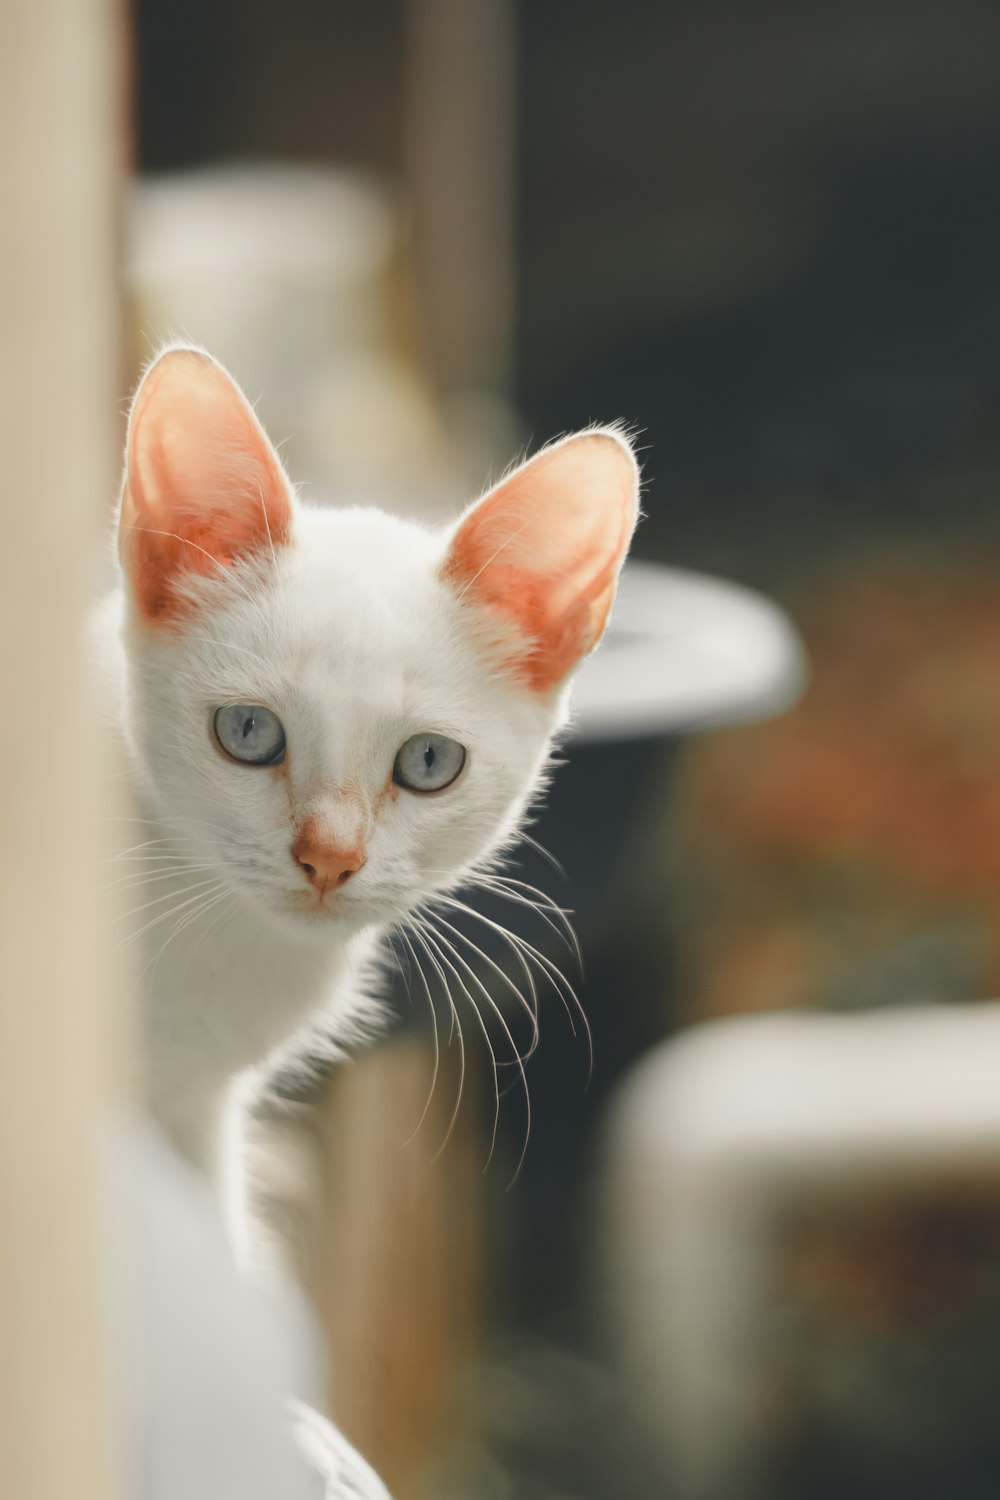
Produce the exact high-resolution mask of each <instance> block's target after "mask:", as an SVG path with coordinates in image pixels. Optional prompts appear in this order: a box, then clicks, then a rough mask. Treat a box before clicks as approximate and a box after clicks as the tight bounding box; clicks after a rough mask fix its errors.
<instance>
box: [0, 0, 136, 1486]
mask: <svg viewBox="0 0 1000 1500" xmlns="http://www.w3.org/2000/svg"><path fill="white" fill-rule="evenodd" d="M121 32H122V17H121V14H120V12H119V11H118V9H117V7H116V6H115V5H114V4H113V3H112V0H7V3H6V5H5V7H4V45H3V47H2V48H0V162H2V191H3V196H2V202H3V229H2V233H0V281H2V286H3V306H4V310H5V312H4V336H3V342H2V346H0V423H2V425H0V437H2V452H3V474H2V483H0V517H2V528H3V535H2V543H0V630H2V636H0V640H2V644H0V705H2V708H0V714H2V720H3V732H2V734H0V1205H2V1207H0V1495H3V1496H5V1497H8V1496H9V1497H10V1500H14V1497H15V1496H18V1497H23V1500H29V1497H30V1500H56V1497H59V1500H65V1496H67V1495H72V1496H73V1497H74V1500H98V1497H100V1500H108V1497H109V1496H113V1494H114V1492H115V1485H114V1482H113V1474H112V1470H113V1468H114V1464H113V1461H112V1451H111V1446H110V1443H109V1441H108V1439H109V1417H108V1411H109V1403H108V1401H107V1399H106V1397H107V1380H106V1373H107V1350H106V1348H105V1344H106V1339H105V1337H104V1327H103V1320H102V1316H101V1303H102V1292H101V1279H102V1276H103V1274H104V1273H103V1268H102V1265H101V1254H100V1243H99V1240H100V1232H101V1212H100V1204H101V1198H102V1193H101V1189H100V1169H99V1162H98V1145H99V1137H100V1133H101V1128H102V1124H103V1123H104V1116H105V1101H106V1100H107V1099H108V1097H109V1094H110V1079H111V1077H112V1072H113V1070H112V1068H111V1056H112V1048H111V1045H110V1043H111V1034H112V1026H111V1023H110V1017H111V1016H113V1014H114V1007H113V1006H112V1005H111V1004H110V1001H111V998H112V986H111V984H110V980H109V975H110V972H111V968H112V966H113V958H112V938H111V936H110V933H109V931H108V924H107V921H106V919H105V916H104V914H103V912H102V911H101V910H100V903H99V896H98V887H99V885H101V884H104V883H105V882H104V877H103V875H101V874H100V873H99V872H100V864H101V854H100V840H101V837H102V836H103V831H104V829H105V828H106V826H107V818H106V817H105V816H104V815H103V814H102V811H101V802H102V799H103V797H104V796H105V795H106V790H105V789H106V787H107V785H108V777H107V775H106V772H105V771H104V770H102V769H100V768H99V765H98V761H99V752H98V748H97V744H96V740H95V735H96V728H95V726H94V723H93V720H94V717H95V716H94V714H93V712H92V710H91V708H90V706H89V703H88V694H87V689H86V685H85V675H84V651H85V645H84V639H83V621H84V617H85V612H86V607H87V596H88V593H89V590H90V586H91V582H92V576H93V574H94V559H95V555H96V554H97V551H98V544H99V539H100V533H101V531H102V530H103V529H104V527H106V524H107V516H108V514H109V502H110V499H111V497H112V495H113V493H114V490H115V488H116V484H117V462H118V460H117V453H116V450H117V446H118V431H117V423H116V414H117V410H118V402H119V399H120V396H121V392H120V390H119V388H118V387H119V359H118V351H119V337H118V315H117V290H116V281H117V277H116V243H117V213H118V207H117V199H118V187H119V177H120V155H121V145H122V134H123V133H122V129H121V102H122V87H121V84H122V77H123V72H124V69H123V64H122V55H123V54H122V36H121Z"/></svg>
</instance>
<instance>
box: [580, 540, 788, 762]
mask: <svg viewBox="0 0 1000 1500" xmlns="http://www.w3.org/2000/svg"><path fill="white" fill-rule="evenodd" d="M805 678H806V663H805V654H804V652H803V649H802V645H801V642H800V640H799V637H798V635H797V633H796V631H795V629H794V627H793V625H792V624H791V622H790V620H789V619H788V617H787V615H785V614H784V612H783V611H782V610H780V609H779V608H778V606H777V605H775V604H772V603H771V601H770V600H769V599H766V598H764V596H763V595H761V594H757V593H754V592H753V591H752V590H751V589H747V588H743V587H741V586H740V585H738V584H734V583H728V582H726V580H725V579H722V578H712V577H710V576H709V575H707V574H704V573H694V572H688V571H686V570H685V569H682V568H668V567H663V566H660V565H659V564H656V563H645V562H630V563H628V564H627V565H626V567H625V571H624V573H623V575H622V581H621V585H620V588H619V591H618V598H617V600H616V603H615V609H614V614H613V616H612V620H611V625H610V627H609V629H608V633H607V636H606V638H605V640H604V642H603V644H602V646H601V648H600V650H599V651H597V652H595V654H594V655H593V656H592V657H590V658H589V659H588V660H587V662H586V663H585V664H584V666H583V669H582V670H581V672H580V674H579V676H578V678H577V680H576V684H575V686H574V688H573V720H574V729H575V733H576V734H577V735H578V736H579V737H580V738H582V739H587V740H614V739H636V738H641V737H643V736H645V735H658V734H668V733H676V732H679V731H682V730H692V729H707V728H710V727H711V726H712V725H715V724H722V723H725V724H734V723H738V722H739V721H741V720H743V719H758V718H765V717H767V716H768V715H769V714H776V713H779V712H781V710H782V709H785V708H787V707H788V706H789V704H791V703H793V702H794V701H795V699H796V698H797V697H798V696H799V694H800V693H801V691H802V688H803V686H804V683H805Z"/></svg>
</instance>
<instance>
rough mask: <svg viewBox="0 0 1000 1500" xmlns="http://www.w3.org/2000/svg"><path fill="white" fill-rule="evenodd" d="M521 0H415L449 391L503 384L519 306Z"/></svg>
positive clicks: (414, 111)
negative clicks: (517, 4) (516, 2)
mask: <svg viewBox="0 0 1000 1500" xmlns="http://www.w3.org/2000/svg"><path fill="white" fill-rule="evenodd" d="M514 42H515V36H514V11H513V4H512V0H475V3H474V4H470V3H469V0H409V35H408V47H407V105H406V114H405V130H406V139H405V141H404V162H405V169H406V177H407V184H408V188H409V191H410V195H411V204H412V212H413V248H414V260H415V265H416V272H417V284H418V288H419V295H420V303H421V313H422V315H423V319H424V322H425V326H426V338H427V345H428V349H429V352H430V357H431V363H432V366H433V369H434V374H435V376H436V378H437V380H438V383H439V384H440V386H441V388H442V389H443V390H444V391H445V392H448V393H450V392H452V391H455V390H459V389H461V388H462V387H465V386H480V387H486V388H491V389H494V390H497V389H499V390H503V388H504V387H505V385H506V382H507V379H508V376H509V373H510V364H511V353H512V343H513V314H514V148H515V133H514V132H515V97H514V90H515V51H514Z"/></svg>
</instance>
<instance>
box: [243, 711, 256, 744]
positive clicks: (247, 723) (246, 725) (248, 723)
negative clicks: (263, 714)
mask: <svg viewBox="0 0 1000 1500" xmlns="http://www.w3.org/2000/svg"><path fill="white" fill-rule="evenodd" d="M253 721H254V716H253V714H251V715H250V717H249V719H244V721H243V738H244V739H246V737H247V735H248V734H250V733H251V731H252V730H253Z"/></svg>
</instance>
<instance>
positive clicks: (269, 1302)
mask: <svg viewBox="0 0 1000 1500" xmlns="http://www.w3.org/2000/svg"><path fill="white" fill-rule="evenodd" d="M118 1162H119V1164H120V1167H119V1171H118V1172H117V1173H116V1178H115V1180H116V1183H117V1186H118V1189H119V1194H120V1198H119V1201H118V1202H116V1204H115V1206H114V1210H113V1213H114V1218H115V1220H117V1221H118V1222H119V1223H121V1224H123V1225H124V1229H125V1233H124V1235H123V1236H121V1237H120V1239H119V1237H117V1236H116V1251H115V1260H116V1262H119V1263H121V1262H122V1261H124V1278H123V1282H122V1286H121V1289H120V1291H119V1293H118V1295H117V1297H116V1304H117V1305H116V1312H117V1314H118V1319H119V1327H120V1329H121V1333H122V1337H121V1345H122V1355H121V1370H122V1377H123V1378H122V1379H121V1381H120V1385H121V1388H122V1394H123V1397H124V1402H125V1412H124V1421H123V1423H122V1427H123V1431H124V1432H125V1433H126V1435H127V1438H128V1449H129V1451H128V1453H127V1455H126V1461H127V1463H128V1468H129V1471H130V1472H129V1474H128V1478H129V1481H130V1482H129V1484H128V1486H127V1491H126V1492H127V1493H128V1494H130V1495H136V1496H139V1497H141V1500H229V1497H232V1500H279V1497H280V1500H324V1497H325V1500H355V1497H357V1500H388V1495H387V1493H386V1490H385V1488H384V1486H383V1485H382V1483H381V1481H380V1480H379V1479H378V1477H377V1476H376V1475H375V1474H374V1472H373V1471H372V1470H371V1469H370V1468H369V1466H368V1464H366V1463H365V1461H364V1460H363V1459H362V1458H361V1457H360V1455H359V1454H357V1453H356V1452H355V1451H354V1449H353V1448H351V1446H350V1444H349V1443H348V1442H347V1441H346V1439H345V1438H344V1437H343V1436H342V1435H341V1434H340V1433H339V1432H338V1431H337V1430H336V1429H335V1428H334V1427H333V1426H332V1425H331V1424H330V1423H329V1422H328V1421H327V1420H326V1418H325V1417H322V1416H320V1415H319V1413H318V1412H316V1411H314V1410H312V1409H311V1408H310V1407H309V1406H306V1405H304V1404H303V1400H302V1398H307V1399H308V1400H309V1401H311V1402H316V1401H318V1400H321V1391H322V1386H323V1383H324V1382H323V1357H322V1352H321V1345H320V1336H319V1333H318V1330H317V1328H316V1326H315V1324H314V1322H313V1319H312V1317H311V1315H310V1314H309V1313H308V1311H307V1310H306V1307H305V1304H304V1302H303V1301H302V1299H301V1297H300V1296H299V1295H298V1294H297V1293H296V1292H295V1291H294V1289H293V1288H292V1287H291V1286H288V1287H278V1286H277V1285H274V1286H269V1287H268V1290H267V1291H264V1290H263V1289H262V1288H257V1287H254V1286H251V1285H248V1284H247V1283H245V1282H243V1281H241V1280H240V1279H239V1277H238V1275H237V1272H236V1266H235V1262H234V1260H233V1256H232V1253H231V1251H230V1248H229V1245H228V1243H227V1241H226V1238H225V1234H224V1232H223V1228H222V1224H221V1221H220V1219H219V1215H218V1212H217V1210H216V1207H215V1204H214V1202H213V1201H212V1199H211V1197H210V1195H209V1192H208V1189H207V1188H206V1186H205V1184H204V1183H203V1182H202V1181H201V1180H200V1179H198V1178H197V1177H196V1176H195V1174H194V1173H193V1172H192V1171H191V1169H190V1168H189V1167H188V1166H187V1164H186V1163H184V1162H182V1161H181V1160H180V1159H179V1158H178V1157H176V1156H175V1155H174V1153H173V1152H172V1151H171V1150H170V1149H169V1147H168V1146H167V1145H166V1143H165V1142H164V1141H163V1139H162V1138H161V1137H160V1136H159V1134H158V1133H157V1132H156V1131H155V1130H154V1129H153V1128H152V1127H151V1126H149V1125H146V1124H142V1125H140V1124H138V1123H135V1122H133V1124H132V1125H131V1126H130V1127H129V1129H128V1131H127V1132H126V1133H125V1134H124V1136H123V1145H122V1147H121V1148H120V1150H119V1154H118ZM122 1244H123V1245H124V1246H125V1249H124V1251H122V1250H121V1248H120V1246H121V1245H122Z"/></svg>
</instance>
